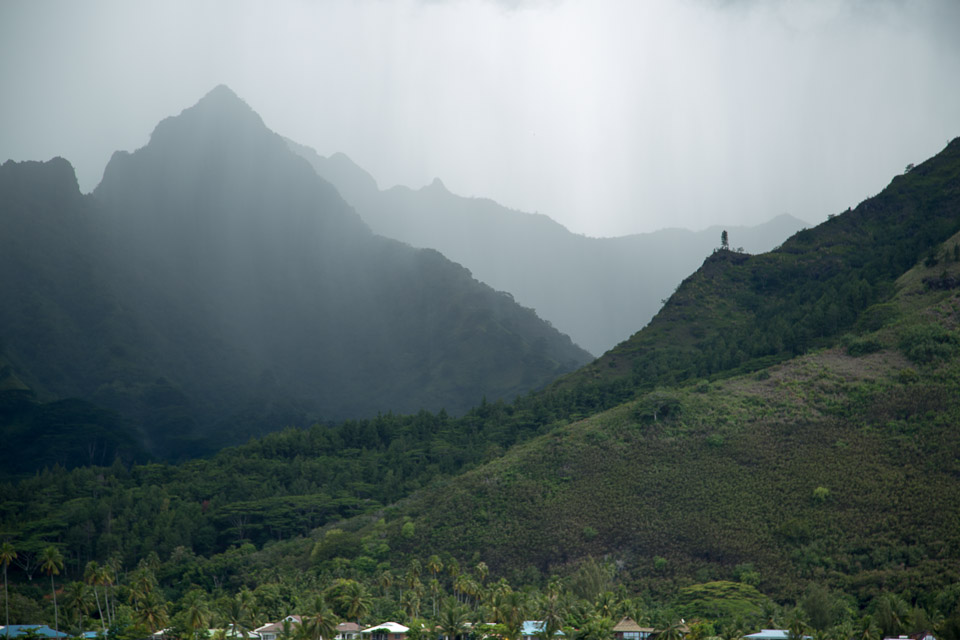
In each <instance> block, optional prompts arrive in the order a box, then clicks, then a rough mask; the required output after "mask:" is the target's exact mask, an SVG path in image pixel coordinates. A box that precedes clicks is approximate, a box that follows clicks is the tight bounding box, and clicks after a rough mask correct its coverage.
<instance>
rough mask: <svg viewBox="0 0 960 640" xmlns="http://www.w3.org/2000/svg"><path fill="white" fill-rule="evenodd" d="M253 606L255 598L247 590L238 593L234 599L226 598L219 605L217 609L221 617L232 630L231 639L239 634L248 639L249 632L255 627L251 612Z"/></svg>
mask: <svg viewBox="0 0 960 640" xmlns="http://www.w3.org/2000/svg"><path fill="white" fill-rule="evenodd" d="M252 604H253V596H252V594H251V593H250V592H249V591H247V590H246V589H244V590H243V591H240V592H239V593H237V595H236V596H234V597H233V598H228V597H225V598H223V599H222V600H221V601H220V602H219V603H218V605H217V608H218V609H219V610H220V615H221V617H222V618H223V619H224V620H225V621H226V622H227V624H228V625H229V626H230V628H231V632H230V636H231V637H233V636H236V635H238V634H239V635H240V636H241V637H243V638H246V637H247V632H249V631H250V630H251V629H252V628H253V627H254V626H255V625H254V623H253V620H252V616H251V614H252V611H251V610H250V608H251V606H252Z"/></svg>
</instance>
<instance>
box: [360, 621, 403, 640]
mask: <svg viewBox="0 0 960 640" xmlns="http://www.w3.org/2000/svg"><path fill="white" fill-rule="evenodd" d="M408 631H410V627H405V626H403V625H402V624H400V623H399V622H381V623H380V624H378V625H375V626H372V627H369V628H367V629H364V630H362V631H361V632H360V634H361V637H362V638H363V639H364V640H407V632H408Z"/></svg>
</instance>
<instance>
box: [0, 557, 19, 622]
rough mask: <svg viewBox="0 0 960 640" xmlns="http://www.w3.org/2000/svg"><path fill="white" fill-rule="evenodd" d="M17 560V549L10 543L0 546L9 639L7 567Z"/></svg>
mask: <svg viewBox="0 0 960 640" xmlns="http://www.w3.org/2000/svg"><path fill="white" fill-rule="evenodd" d="M16 559H17V551H16V549H14V547H13V545H12V544H11V543H10V542H8V541H4V543H3V544H2V545H0V563H3V604H4V606H5V607H6V613H7V623H6V625H5V626H4V629H5V630H6V633H7V638H9V637H10V596H9V595H8V594H7V567H9V566H10V561H11V560H16Z"/></svg>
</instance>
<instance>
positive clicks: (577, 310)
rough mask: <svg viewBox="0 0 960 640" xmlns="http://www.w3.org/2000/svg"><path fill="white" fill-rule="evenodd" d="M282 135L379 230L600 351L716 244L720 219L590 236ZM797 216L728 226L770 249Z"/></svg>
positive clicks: (646, 315) (743, 241) (645, 316)
mask: <svg viewBox="0 0 960 640" xmlns="http://www.w3.org/2000/svg"><path fill="white" fill-rule="evenodd" d="M287 143H288V144H289V145H290V147H291V148H292V149H293V150H294V151H296V152H297V153H298V154H300V155H301V156H303V157H304V158H306V159H307V160H308V161H309V162H310V163H311V165H312V166H313V167H314V169H315V170H316V171H317V173H318V174H319V175H320V176H322V177H324V178H325V179H327V180H329V181H330V182H331V183H332V184H334V185H335V186H336V187H337V189H338V190H339V191H340V192H341V194H342V195H343V196H344V198H345V199H346V200H347V201H348V202H349V203H350V204H352V205H353V206H354V207H355V208H356V210H357V212H358V213H359V214H360V216H361V217H362V218H363V219H364V221H366V222H367V224H369V225H370V227H371V228H372V229H373V230H374V231H375V232H377V233H379V234H381V235H384V236H387V237H389V238H396V239H397V240H402V241H404V242H408V243H410V244H411V245H413V246H416V247H430V248H434V249H437V250H438V251H440V252H441V253H443V254H444V255H445V256H447V257H449V258H450V259H452V260H454V261H456V262H459V263H460V264H463V265H464V266H465V267H467V268H468V269H470V271H471V272H472V273H474V274H475V275H476V276H477V278H479V279H480V280H482V281H483V282H487V283H489V284H490V285H491V286H493V287H494V288H496V289H502V290H504V291H509V292H510V293H511V294H512V295H513V296H514V297H515V298H516V299H517V300H518V301H519V302H520V303H521V304H523V305H526V306H530V307H532V308H534V309H536V310H537V313H539V314H540V315H541V316H542V317H544V318H546V319H548V320H550V321H551V322H552V323H553V324H554V325H555V326H557V327H558V328H559V329H560V330H561V331H563V332H565V333H568V334H569V335H570V336H571V337H572V338H573V339H574V341H576V342H577V343H578V344H580V345H581V346H583V347H584V348H586V349H587V350H589V351H591V352H592V353H594V354H597V355H599V354H602V353H604V352H606V351H607V350H609V349H611V348H612V347H613V346H615V345H616V344H618V343H619V342H621V341H623V340H625V339H627V338H628V337H629V336H630V335H632V334H633V333H634V332H636V331H637V329H638V328H640V327H643V326H644V325H645V324H646V323H647V322H648V321H649V320H650V319H651V318H652V317H653V316H654V314H655V313H656V312H657V310H658V309H659V308H660V306H661V301H662V300H663V299H664V298H667V297H668V296H669V295H670V294H671V293H672V292H673V290H674V289H675V287H676V286H677V285H678V284H679V282H680V281H681V280H682V279H683V278H684V277H686V276H687V275H688V274H689V273H690V272H692V271H693V270H694V269H696V267H697V266H698V264H699V262H700V260H701V258H702V256H703V255H704V254H706V253H708V252H709V251H710V250H711V249H712V248H714V247H716V246H718V245H719V244H720V234H721V231H722V230H723V229H724V227H721V226H714V227H710V228H709V229H706V230H703V231H698V232H693V231H688V230H684V229H664V230H661V231H658V232H654V233H648V234H635V235H629V236H623V237H618V238H589V237H586V236H581V235H578V234H574V233H571V232H570V231H568V230H567V229H566V228H565V227H563V226H562V225H560V224H558V223H557V222H555V221H553V220H551V219H550V218H549V217H547V216H545V215H542V214H530V213H524V212H520V211H514V210H512V209H508V208H506V207H503V206H501V205H499V204H497V203H496V202H494V201H492V200H487V199H484V198H465V197H462V196H458V195H455V194H453V193H451V192H450V191H449V190H448V189H447V188H446V186H445V185H444V184H443V182H442V181H440V180H439V179H437V180H434V182H433V183H431V184H429V185H427V186H425V187H423V188H421V189H411V188H408V187H400V186H398V187H392V188H390V189H386V190H380V189H379V188H378V186H377V183H376V180H374V178H373V177H372V176H371V175H370V174H369V173H367V172H366V171H365V170H363V169H362V168H361V167H359V166H357V165H356V164H355V163H354V162H353V161H352V160H350V159H349V158H348V157H347V156H346V155H344V154H342V153H336V154H333V155H331V156H330V157H324V156H321V155H319V154H317V153H316V151H314V150H313V149H311V148H309V147H305V146H303V145H300V144H297V143H295V142H293V141H290V140H288V141H287ZM803 226H806V225H805V223H803V222H802V221H800V220H798V219H796V218H793V217H791V216H788V215H785V214H784V215H781V216H777V217H776V218H774V219H773V220H771V221H769V222H767V223H765V224H763V225H759V226H756V227H739V226H737V227H733V226H731V227H725V228H726V229H727V231H728V232H729V235H730V242H731V243H732V244H733V246H735V247H737V246H742V247H744V248H745V249H746V250H747V251H767V250H769V249H771V248H773V247H774V246H776V245H778V244H780V243H781V242H782V241H783V240H784V239H786V238H787V237H788V236H789V235H791V234H792V233H794V232H795V231H797V230H799V229H800V228H802V227H803Z"/></svg>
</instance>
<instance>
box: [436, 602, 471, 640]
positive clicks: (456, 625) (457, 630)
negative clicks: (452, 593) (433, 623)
mask: <svg viewBox="0 0 960 640" xmlns="http://www.w3.org/2000/svg"><path fill="white" fill-rule="evenodd" d="M466 627H467V609H466V607H463V606H461V605H460V603H458V602H456V601H455V600H453V599H447V602H446V604H445V605H444V607H443V610H442V611H441V612H440V630H441V631H443V634H444V635H445V636H446V637H447V640H457V636H459V635H461V634H463V632H464V631H465V630H466Z"/></svg>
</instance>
